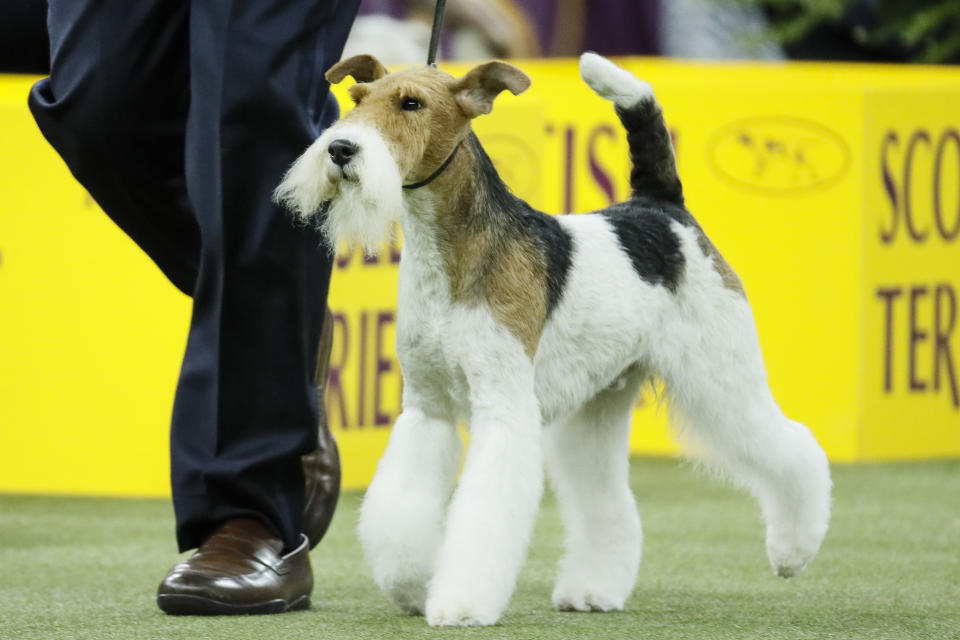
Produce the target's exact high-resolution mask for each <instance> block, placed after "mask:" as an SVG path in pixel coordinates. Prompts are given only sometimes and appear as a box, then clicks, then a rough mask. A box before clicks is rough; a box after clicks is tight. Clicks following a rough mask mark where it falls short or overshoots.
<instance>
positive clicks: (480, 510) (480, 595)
mask: <svg viewBox="0 0 960 640" xmlns="http://www.w3.org/2000/svg"><path fill="white" fill-rule="evenodd" d="M496 339H497V340H502V337H500V336H497V337H496ZM475 346H476V345H475ZM488 346H489V343H488ZM501 346H502V345H501ZM513 346H514V345H509V348H505V349H501V348H492V349H486V348H484V349H480V348H477V351H475V352H474V353H472V354H471V355H472V356H473V357H472V359H471V361H470V362H466V363H464V372H465V373H466V374H467V379H468V384H469V387H470V407H471V419H470V450H469V452H468V454H467V460H466V464H465V466H464V469H463V473H462V474H461V477H460V484H459V486H458V487H457V490H456V492H455V493H454V497H453V500H452V502H451V504H450V510H449V513H448V515H447V531H446V534H445V536H444V540H443V546H442V547H441V549H440V555H439V558H438V562H437V568H436V573H435V574H434V577H433V580H432V581H431V583H430V590H429V594H428V596H427V622H428V623H430V624H431V625H442V626H448V625H489V624H494V623H495V622H496V621H497V620H499V618H500V616H501V615H502V614H503V611H504V609H505V608H506V606H507V603H508V602H509V600H510V596H511V595H512V593H513V589H514V586H515V584H516V580H517V574H518V573H519V571H520V568H521V566H522V565H523V561H524V558H525V557H526V551H527V546H528V544H529V540H530V535H531V532H532V530H533V524H534V519H535V517H536V513H537V507H538V505H539V503H540V496H541V493H542V488H543V471H542V462H541V451H540V410H539V407H538V405H537V399H536V396H535V394H534V385H533V364H532V363H531V362H530V360H529V359H528V358H527V357H526V354H525V353H524V352H523V349H522V348H521V347H520V346H519V344H516V345H515V346H516V349H514V348H512V347H513Z"/></svg>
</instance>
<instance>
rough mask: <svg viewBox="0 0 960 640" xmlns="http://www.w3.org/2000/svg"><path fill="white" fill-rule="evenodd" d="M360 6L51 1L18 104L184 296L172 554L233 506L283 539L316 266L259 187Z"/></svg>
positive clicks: (308, 371) (330, 103)
mask: <svg viewBox="0 0 960 640" xmlns="http://www.w3.org/2000/svg"><path fill="white" fill-rule="evenodd" d="M358 4H359V0H50V5H49V6H50V8H49V14H48V27H49V32H50V43H51V47H50V48H51V74H50V77H49V78H47V79H44V80H41V81H40V82H38V83H37V84H36V85H35V86H34V87H33V90H32V92H31V94H30V108H31V110H32V112H33V114H34V117H35V118H36V120H37V123H38V124H39V126H40V129H41V130H42V131H43V134H44V135H45V136H46V138H47V140H48V141H49V142H50V143H51V144H52V145H53V146H54V147H55V148H56V150H57V151H58V152H59V153H60V155H61V156H62V157H63V159H64V161H66V163H67V165H68V166H69V167H70V170H71V171H72V172H73V174H74V176H76V178H77V179H78V180H79V181H80V182H81V183H82V184H83V185H84V187H86V189H87V190H88V191H89V192H90V194H91V195H92V196H93V197H94V198H95V199H96V200H97V202H98V203H99V204H100V206H101V207H102V208H103V210H104V211H105V212H106V213H107V215H109V216H110V217H111V218H112V219H113V220H114V221H115V222H116V223H117V224H118V225H119V226H120V227H121V228H122V229H123V230H124V231H125V232H126V233H127V234H128V235H129V236H130V237H131V238H132V239H133V240H134V241H135V242H136V243H137V244H138V245H139V246H140V247H141V248H142V249H143V250H144V251H145V252H146V253H147V255H149V256H150V258H151V259H152V260H153V261H154V262H155V263H156V264H157V266H158V267H159V268H160V269H161V270H162V271H163V273H164V274H166V276H167V277H168V278H169V279H170V280H171V281H172V282H173V284H174V285H176V286H177V288H179V289H180V290H181V291H183V292H184V293H186V294H188V295H190V296H192V297H193V315H192V318H191V324H190V334H189V337H188V340H187V348H186V353H185V355H184V359H183V367H182V369H181V372H180V380H179V383H178V387H177V394H176V400H175V402H174V408H173V419H172V427H171V435H170V441H171V446H170V457H171V482H172V489H173V498H174V510H175V513H176V519H177V541H178V543H179V546H180V549H181V550H186V549H190V548H193V547H196V546H198V545H199V544H200V543H201V542H202V541H203V539H204V538H205V537H206V536H207V535H208V534H209V533H210V532H211V531H212V529H213V528H215V527H216V526H217V525H219V524H220V523H221V522H222V521H223V520H225V519H228V518H233V517H243V516H247V517H255V518H259V519H261V520H263V521H264V523H265V524H267V525H268V526H269V527H271V528H272V529H273V530H274V531H275V532H276V533H277V534H278V535H279V536H280V537H281V538H282V539H283V540H284V543H285V544H286V545H287V547H288V548H293V547H295V546H297V545H298V544H299V531H300V514H301V510H302V508H303V501H304V487H303V483H304V479H303V471H302V468H301V464H300V456H301V455H302V454H305V453H308V452H310V451H312V450H313V449H314V448H316V446H317V404H316V402H317V401H316V395H315V391H314V381H313V375H314V370H315V365H316V357H317V355H316V354H317V343H318V339H319V336H320V330H321V324H322V321H323V310H324V307H325V305H326V296H327V286H328V283H329V278H330V268H331V259H330V256H329V255H328V253H327V252H326V250H324V249H323V248H322V245H321V240H320V238H319V236H318V235H317V234H316V233H315V232H313V231H311V230H308V229H304V228H297V227H296V226H295V225H294V224H293V222H292V220H291V218H290V216H289V215H287V214H286V213H285V212H283V211H282V210H280V209H279V208H278V207H276V206H275V205H274V204H273V203H272V202H271V192H272V190H273V188H274V187H275V186H276V185H277V184H278V183H279V181H280V178H281V176H282V175H283V172H284V171H285V169H286V168H287V167H288V166H289V164H290V163H291V162H292V161H293V160H294V159H295V158H296V157H297V155H298V154H299V153H301V152H302V151H303V150H304V149H305V148H306V147H307V146H308V145H309V144H310V142H312V141H313V139H314V138H315V137H316V136H317V135H318V133H319V131H320V129H321V128H322V127H324V126H327V125H329V124H330V123H331V122H332V121H333V120H334V119H335V118H336V117H337V115H338V114H337V107H336V103H335V102H334V100H333V98H332V96H330V94H329V90H328V89H329V87H328V85H327V84H326V82H325V81H324V79H323V73H324V71H325V70H326V69H327V68H329V67H330V66H331V65H332V64H333V63H335V62H336V61H337V60H338V59H339V57H340V53H341V51H342V48H343V43H344V40H345V39H346V36H347V32H348V30H349V27H350V24H351V23H352V21H353V18H354V16H355V14H356V11H357V5H358Z"/></svg>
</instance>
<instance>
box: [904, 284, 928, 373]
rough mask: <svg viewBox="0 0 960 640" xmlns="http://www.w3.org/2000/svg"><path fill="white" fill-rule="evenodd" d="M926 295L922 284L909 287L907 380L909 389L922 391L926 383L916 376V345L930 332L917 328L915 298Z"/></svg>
mask: <svg viewBox="0 0 960 640" xmlns="http://www.w3.org/2000/svg"><path fill="white" fill-rule="evenodd" d="M925 295H927V288H926V287H924V286H918V287H911V288H910V348H909V353H910V355H909V380H910V390H911V391H924V390H925V389H926V388H927V383H926V382H925V381H923V380H920V379H918V378H917V357H916V356H917V345H918V344H920V343H921V342H923V341H924V340H926V339H927V338H928V337H929V335H930V334H928V333H927V332H926V331H923V330H921V329H919V328H917V300H919V299H920V298H921V297H923V296H925Z"/></svg>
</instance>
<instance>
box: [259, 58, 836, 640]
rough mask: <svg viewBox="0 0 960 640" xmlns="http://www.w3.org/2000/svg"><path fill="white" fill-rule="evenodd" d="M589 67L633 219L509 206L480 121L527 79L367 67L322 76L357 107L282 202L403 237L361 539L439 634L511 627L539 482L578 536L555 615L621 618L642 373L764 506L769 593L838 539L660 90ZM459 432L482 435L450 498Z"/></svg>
mask: <svg viewBox="0 0 960 640" xmlns="http://www.w3.org/2000/svg"><path fill="white" fill-rule="evenodd" d="M580 72H581V75H582V76H583V79H584V80H585V81H586V83H587V84H588V85H590V87H592V88H593V90H594V91H595V92H596V93H598V94H599V95H600V96H602V97H604V98H607V99H609V100H611V101H613V103H614V105H615V107H616V113H617V115H618V116H619V117H620V120H621V122H622V123H623V126H624V127H625V129H626V132H627V139H628V141H629V147H630V157H631V160H632V162H633V168H632V171H631V173H630V184H631V186H632V188H633V196H632V197H631V199H630V200H628V201H626V202H622V203H619V204H615V205H613V206H610V207H608V208H606V209H603V210H601V211H597V212H594V213H592V214H588V215H565V216H556V217H554V216H549V215H546V214H543V213H540V212H538V211H535V210H534V209H532V208H531V207H530V206H529V205H528V204H527V203H526V202H524V201H522V200H520V199H519V198H517V197H516V196H514V195H513V194H511V192H510V190H509V189H508V188H507V187H506V185H504V183H503V182H502V181H501V180H500V178H499V176H498V175H497V172H496V170H495V169H494V167H493V165H492V163H491V162H490V159H489V158H488V157H487V155H486V153H485V152H484V150H483V148H482V147H481V145H480V142H479V141H478V140H477V137H476V136H475V135H474V134H473V132H472V130H471V126H470V121H471V119H472V118H474V117H476V116H478V115H481V114H484V113H489V112H490V110H491V108H492V105H493V100H494V98H495V97H496V96H497V95H498V94H499V93H500V92H501V91H503V90H504V89H506V90H509V91H510V92H511V93H513V94H515V95H516V94H519V93H520V92H522V91H524V90H525V89H526V88H527V87H528V86H529V84H530V79H529V78H528V77H527V76H526V74H524V73H523V72H522V71H521V70H519V69H518V68H516V67H514V66H511V65H509V64H506V63H504V62H499V61H495V62H489V63H486V64H482V65H480V66H478V67H475V68H474V69H472V70H471V71H469V72H468V73H467V74H466V75H465V76H463V77H462V78H454V77H452V76H450V75H449V74H447V73H444V72H442V71H439V70H437V69H434V68H429V67H426V68H418V69H411V70H405V71H401V72H397V73H392V74H388V73H387V71H386V69H385V68H384V67H383V65H381V64H380V62H378V61H377V60H376V59H375V58H373V57H371V56H364V55H361V56H355V57H352V58H349V59H347V60H343V61H341V62H339V63H338V64H336V65H335V66H334V67H332V68H331V69H330V70H329V71H328V72H327V76H326V77H327V79H328V80H329V81H330V82H332V83H336V82H339V81H341V80H343V79H344V78H345V77H346V76H348V75H349V76H353V78H354V79H355V80H356V81H357V83H356V84H354V85H353V86H351V87H350V89H349V92H350V96H351V97H352V98H353V101H354V102H355V103H356V107H355V108H354V109H353V110H352V111H350V112H349V113H347V114H346V115H345V116H344V117H343V119H341V120H340V121H339V122H337V123H336V124H334V125H333V126H332V127H330V128H329V129H327V130H326V131H325V132H324V133H323V135H322V136H320V138H319V139H318V140H317V141H316V142H315V143H314V144H313V145H312V146H310V148H309V149H307V151H306V152H305V153H304V154H303V155H302V156H301V157H300V158H299V159H298V160H297V161H296V163H294V165H293V166H292V167H291V168H290V170H289V172H288V173H287V175H286V176H285V177H284V180H283V182H282V183H281V185H280V186H279V187H278V189H277V193H276V196H277V199H278V201H281V202H284V203H286V204H287V205H288V206H289V207H290V208H291V209H293V210H294V211H295V212H297V213H298V214H299V216H300V217H301V218H303V219H310V218H312V217H314V215H315V214H318V215H316V219H318V220H319V221H320V224H322V227H323V229H324V231H325V233H326V234H327V237H328V238H331V239H333V241H336V242H346V243H358V244H360V245H362V246H363V247H364V248H365V249H366V250H367V251H376V250H377V249H378V248H379V247H380V246H382V244H383V243H384V241H385V240H386V239H387V237H388V234H389V233H390V229H391V227H392V226H394V225H393V223H394V222H396V221H399V223H400V225H401V227H402V230H403V238H404V245H403V250H402V257H401V260H400V274H399V309H398V316H397V355H398V358H399V360H400V364H401V367H402V371H403V378H404V388H403V411H402V413H401V414H400V416H399V417H398V419H397V422H396V424H395V425H394V427H393V431H392V433H391V436H390V442H389V445H388V446H387V450H386V453H385V454H384V456H383V458H382V459H381V460H380V463H379V465H378V467H377V471H376V475H375V476H374V478H373V482H372V483H371V485H370V488H369V490H368V491H367V494H366V498H365V500H364V502H363V507H362V510H361V516H360V525H359V533H360V539H361V542H362V545H363V548H364V551H365V553H366V557H367V560H368V561H369V563H370V565H371V567H372V570H373V576H374V579H375V580H376V582H377V584H378V585H379V587H380V589H382V590H383V592H384V593H385V594H386V595H387V597H388V598H389V599H390V600H391V601H393V602H394V603H395V604H396V605H397V606H399V607H400V608H401V609H402V610H404V611H406V612H408V613H416V614H425V615H426V618H427V622H428V623H430V624H431V625H487V624H493V623H495V622H496V621H497V620H498V619H499V618H500V616H501V615H502V614H503V611H504V609H505V608H506V606H507V603H508V601H509V599H510V597H511V594H512V593H513V590H514V586H515V584H516V579H517V574H518V572H519V570H520V568H521V565H522V564H523V562H524V559H525V556H526V551H527V547H528V543H529V540H530V535H531V531H532V529H533V524H534V519H535V516H536V513H537V509H538V505H539V502H540V496H541V493H542V485H543V470H542V469H543V466H544V464H545V465H546V469H547V472H548V475H549V478H550V480H551V484H552V486H553V488H554V491H555V492H556V495H557V498H558V501H559V505H560V510H561V513H562V516H563V522H564V528H565V532H566V540H565V555H564V556H563V559H562V561H561V562H560V567H559V577H558V578H557V581H556V585H555V588H554V591H553V603H554V605H555V606H556V607H557V608H558V609H562V610H577V611H597V610H599V611H609V610H614V609H621V608H622V607H623V606H624V602H625V601H626V599H627V597H628V596H629V595H630V593H631V592H632V590H633V587H634V583H635V580H636V575H637V568H638V566H639V563H640V548H641V528H640V518H639V516H638V515H637V509H636V505H635V503H634V498H633V495H632V493H631V491H630V486H629V484H628V470H629V467H628V436H629V430H630V418H631V411H632V408H633V404H634V400H635V398H636V396H637V393H638V389H639V388H640V386H641V384H642V383H643V382H644V381H646V380H649V379H651V377H656V378H658V379H660V380H661V381H662V382H663V385H664V395H665V397H666V398H667V400H668V402H669V404H670V407H671V418H672V419H673V423H674V426H675V428H676V430H677V433H678V434H679V436H680V437H681V440H682V441H683V442H684V443H685V444H686V445H687V450H688V451H689V452H691V453H692V454H693V455H694V456H695V457H696V458H697V459H699V460H702V461H703V462H704V463H706V464H707V465H708V466H710V467H711V468H713V469H716V470H719V471H721V472H722V473H723V474H724V475H726V476H728V477H730V478H732V479H733V481H734V482H736V483H737V484H738V485H740V486H742V487H744V488H746V489H747V490H748V491H749V492H750V493H751V494H753V496H754V497H755V498H756V499H757V501H758V502H759V504H760V508H761V510H762V512H763V516H764V519H765V521H766V527H767V536H766V539H767V543H766V546H767V554H768V556H769V559H770V563H771V565H772V566H773V568H774V570H775V572H776V573H777V574H778V575H780V576H784V577H788V576H792V575H794V574H796V573H798V572H799V571H800V570H801V569H803V568H804V566H805V565H806V564H807V563H808V562H810V560H811V559H812V558H813V557H814V555H815V554H816V553H817V550H818V549H819V547H820V543H821V541H822V540H823V537H824V535H825V534H826V531H827V523H828V520H829V515H830V490H831V481H830V472H829V467H828V464H827V459H826V456H825V455H824V452H823V450H822V449H821V448H820V446H819V445H818V444H817V441H816V440H815V439H814V437H813V435H812V434H811V433H810V431H809V429H807V427H805V426H804V425H802V424H800V423H798V422H794V421H792V420H790V419H789V418H787V417H785V416H784V415H783V413H782V412H781V410H780V408H779V407H778V406H777V403H776V401H775V400H774V398H773V396H772V395H771V392H770V388H769V386H768V384H767V377H766V372H765V369H764V365H763V360H762V357H761V354H760V347H759V344H758V340H757V333H756V328H755V326H754V322H753V317H752V314H751V310H750V306H749V304H748V303H747V299H746V297H745V294H744V290H743V287H742V285H741V282H740V279H739V278H738V277H737V275H736V274H735V273H734V272H733V270H732V269H731V268H730V266H729V265H728V264H727V263H726V262H725V261H724V259H723V258H722V257H721V256H720V253H719V252H718V251H717V249H716V248H715V247H714V246H713V244H712V243H711V242H710V240H709V239H707V236H706V235H704V232H703V230H702V229H701V228H700V226H699V225H698V224H697V222H696V220H694V218H693V216H691V214H690V213H689V212H688V211H687V210H686V209H685V208H684V201H683V193H682V190H681V185H680V180H679V178H678V176H677V169H676V162H675V159H674V155H673V149H672V146H671V143H670V138H669V135H668V133H667V129H666V127H665V125H664V121H663V115H662V112H661V109H660V106H659V105H658V103H657V102H656V100H655V99H654V96H653V92H652V90H651V88H650V86H649V85H648V84H647V83H645V82H642V81H640V80H638V79H637V78H635V77H634V76H633V75H631V74H630V73H628V72H627V71H625V70H624V69H621V68H620V67H618V66H616V65H615V64H613V63H612V62H610V61H609V60H606V59H605V58H602V57H600V56H597V55H595V54H590V53H588V54H584V55H583V57H582V58H581V60H580ZM458 420H465V421H467V422H468V423H469V431H470V434H471V440H470V448H469V452H468V456H467V458H466V462H465V465H464V467H463V470H462V473H461V474H460V479H459V483H457V481H456V478H457V474H458V470H459V468H460V456H461V442H460V438H459V437H458V435H457V430H456V428H455V424H456V422H457V421H458ZM455 485H456V490H455V492H454V486H455ZM451 492H453V497H452V499H451Z"/></svg>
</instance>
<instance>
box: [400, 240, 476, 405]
mask: <svg viewBox="0 0 960 640" xmlns="http://www.w3.org/2000/svg"><path fill="white" fill-rule="evenodd" d="M398 293H399V300H398V308H397V357H398V359H399V360H400V365H401V367H402V370H403V376H404V385H409V386H410V387H412V388H411V391H412V392H414V393H415V394H417V395H422V396H426V398H428V399H429V401H431V402H440V403H442V404H443V405H445V409H446V410H447V411H448V412H450V413H451V414H454V415H456V416H458V417H466V414H467V413H468V402H467V399H468V387H467V381H466V377H465V375H464V373H463V369H462V367H461V364H460V363H461V356H462V353H461V352H462V350H463V348H464V335H463V333H464V328H463V326H462V324H461V322H459V321H458V319H457V315H458V313H457V312H458V310H457V305H455V304H454V303H453V302H452V300H451V299H450V293H449V284H448V283H447V281H446V280H445V276H444V275H443V273H442V270H439V269H434V268H432V265H431V264H429V263H428V264H424V263H422V262H419V261H417V260H416V259H415V258H414V256H410V255H409V252H408V250H407V248H406V247H405V248H404V255H403V258H402V259H401V261H400V277H399V292H398ZM437 408H439V407H437Z"/></svg>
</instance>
